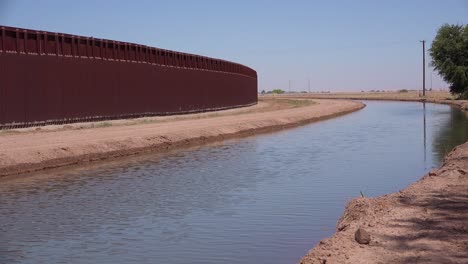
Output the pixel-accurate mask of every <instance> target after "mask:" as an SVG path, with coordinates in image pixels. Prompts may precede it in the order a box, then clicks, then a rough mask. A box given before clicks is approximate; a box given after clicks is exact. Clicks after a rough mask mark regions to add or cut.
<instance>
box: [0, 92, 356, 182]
mask: <svg viewBox="0 0 468 264" xmlns="http://www.w3.org/2000/svg"><path fill="white" fill-rule="evenodd" d="M281 102H287V101H279V100H262V101H261V103H260V104H259V105H257V106H252V107H250V108H244V109H234V110H226V111H220V112H212V113H205V114H194V115H185V116H173V117H156V118H144V119H138V120H123V121H112V122H99V123H93V124H76V125H66V126H50V127H44V128H41V129H40V130H38V131H37V130H35V129H22V130H21V129H20V130H17V131H7V132H3V133H1V134H0V176H6V175H12V174H20V173H26V172H31V171H37V170H43V169H47V168H55V167H62V166H67V165H72V164H80V163H85V162H90V161H96V160H103V159H111V158H114V157H121V156H127V155H132V154H137V153H143V152H150V151H164V150H167V149H172V148H176V147H184V146H190V145H194V144H202V143H205V142H212V141H216V140H222V139H225V138H230V137H237V136H245V135H251V134H254V133H261V132H266V131H271V130H277V129H281V128H286V127H292V126H297V125H300V124H304V123H307V122H313V121H316V120H320V119H325V118H331V117H334V116H337V115H341V114H345V113H349V112H352V111H356V110H358V109H361V108H362V107H364V105H363V104H361V103H359V102H353V101H338V100H314V101H313V102H311V101H310V100H289V102H288V103H287V104H286V106H285V104H284V103H281Z"/></svg>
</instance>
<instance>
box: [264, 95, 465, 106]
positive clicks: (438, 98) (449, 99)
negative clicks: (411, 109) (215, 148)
mask: <svg viewBox="0 0 468 264" xmlns="http://www.w3.org/2000/svg"><path fill="white" fill-rule="evenodd" d="M262 97H264V98H269V97H276V98H315V99H353V100H389V101H419V102H430V103H439V104H450V105H455V106H458V107H460V108H462V109H464V110H468V100H454V98H453V96H452V95H451V94H450V93H449V92H441V91H427V92H426V96H425V97H422V96H421V95H420V92H418V91H409V92H407V93H400V92H354V93H353V92H342V93H292V94H282V95H279V96H278V95H276V96H272V95H265V96H262Z"/></svg>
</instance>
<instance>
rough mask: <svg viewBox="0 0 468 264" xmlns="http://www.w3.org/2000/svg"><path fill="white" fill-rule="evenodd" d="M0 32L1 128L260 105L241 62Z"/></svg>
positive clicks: (250, 72)
mask: <svg viewBox="0 0 468 264" xmlns="http://www.w3.org/2000/svg"><path fill="white" fill-rule="evenodd" d="M0 30H1V32H0V33H1V34H0V129H2V128H12V127H24V126H37V125H45V124H62V123H71V122H84V121H94V120H107V119H120V118H131V117H141V116H151V115H171V114H182V113H193V112H203V111H212V110H221V109H228V108H234V107H241V106H248V105H252V104H256V103H257V73H256V71H254V70H253V69H251V68H249V67H246V66H244V65H241V64H238V63H234V62H229V61H224V60H219V59H214V58H209V57H204V56H199V55H194V54H187V53H181V52H176V51H170V50H164V49H159V48H153V47H148V46H144V45H138V44H132V43H125V42H119V41H113V40H106V39H96V38H92V37H83V36H75V35H69V34H62V33H53V32H46V31H36V30H30V29H20V28H13V27H4V26H2V27H0Z"/></svg>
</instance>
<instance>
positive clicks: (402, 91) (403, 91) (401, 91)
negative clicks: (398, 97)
mask: <svg viewBox="0 0 468 264" xmlns="http://www.w3.org/2000/svg"><path fill="white" fill-rule="evenodd" d="M398 92H399V93H407V92H408V90H406V89H401V90H398Z"/></svg>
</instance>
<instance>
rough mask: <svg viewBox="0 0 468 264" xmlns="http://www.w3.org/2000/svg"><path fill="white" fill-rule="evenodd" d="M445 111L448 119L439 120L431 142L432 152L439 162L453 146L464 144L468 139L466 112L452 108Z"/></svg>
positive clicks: (467, 117) (467, 115)
mask: <svg viewBox="0 0 468 264" xmlns="http://www.w3.org/2000/svg"><path fill="white" fill-rule="evenodd" d="M446 111H447V112H448V113H449V114H448V118H445V119H444V120H443V121H442V120H441V124H440V125H439V126H438V128H437V129H436V131H435V136H434V140H433V145H434V151H435V152H436V155H437V158H438V160H439V161H442V160H443V158H444V157H445V155H446V154H447V153H448V152H450V151H451V150H452V149H453V148H454V147H455V146H457V145H460V144H462V143H463V142H465V141H466V140H467V137H468V136H467V135H468V112H462V111H460V110H458V109H456V108H453V107H451V108H448V109H447V110H446Z"/></svg>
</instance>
